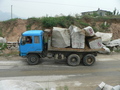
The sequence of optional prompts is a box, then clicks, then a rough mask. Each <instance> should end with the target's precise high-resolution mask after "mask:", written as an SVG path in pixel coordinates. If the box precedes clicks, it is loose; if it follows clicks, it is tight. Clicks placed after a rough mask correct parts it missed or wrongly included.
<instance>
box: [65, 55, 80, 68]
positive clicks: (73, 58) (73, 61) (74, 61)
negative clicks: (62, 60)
mask: <svg viewBox="0 0 120 90" xmlns="http://www.w3.org/2000/svg"><path fill="white" fill-rule="evenodd" d="M67 63H68V65H70V66H77V65H79V64H80V57H79V55H77V54H71V55H69V56H68V59H67Z"/></svg>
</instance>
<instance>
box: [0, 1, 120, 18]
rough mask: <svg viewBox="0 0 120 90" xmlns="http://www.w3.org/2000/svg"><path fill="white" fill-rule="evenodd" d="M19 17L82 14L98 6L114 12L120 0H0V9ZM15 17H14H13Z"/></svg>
mask: <svg viewBox="0 0 120 90" xmlns="http://www.w3.org/2000/svg"><path fill="white" fill-rule="evenodd" d="M11 5H13V7H12V9H13V14H15V15H17V16H19V17H25V18H28V17H41V16H46V15H48V16H55V15H60V14H61V13H62V14H63V15H69V14H70V15H73V14H80V13H81V12H86V11H94V10H97V9H98V8H100V9H102V10H108V11H111V12H113V10H114V9H115V8H116V9H117V10H120V0H0V11H2V12H11ZM13 18H14V17H13Z"/></svg>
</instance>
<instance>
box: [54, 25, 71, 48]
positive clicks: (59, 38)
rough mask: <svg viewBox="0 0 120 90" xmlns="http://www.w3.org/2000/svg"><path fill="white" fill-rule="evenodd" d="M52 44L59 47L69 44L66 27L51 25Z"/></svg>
mask: <svg viewBox="0 0 120 90" xmlns="http://www.w3.org/2000/svg"><path fill="white" fill-rule="evenodd" d="M52 46H53V47H59V48H65V47H68V46H70V34H69V30H68V29H67V28H60V27H53V32H52Z"/></svg>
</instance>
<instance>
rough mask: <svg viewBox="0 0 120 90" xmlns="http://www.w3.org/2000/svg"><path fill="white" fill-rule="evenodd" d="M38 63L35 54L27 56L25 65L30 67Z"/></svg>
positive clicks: (37, 57)
mask: <svg viewBox="0 0 120 90" xmlns="http://www.w3.org/2000/svg"><path fill="white" fill-rule="evenodd" d="M39 62H40V57H39V56H38V55H37V54H29V55H28V57H27V63H28V64H30V65H36V64H38V63H39Z"/></svg>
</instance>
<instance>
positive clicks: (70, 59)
mask: <svg viewBox="0 0 120 90" xmlns="http://www.w3.org/2000/svg"><path fill="white" fill-rule="evenodd" d="M51 40H52V32H51V31H43V30H29V31H25V32H23V33H22V34H21V38H20V40H19V55H20V56H22V57H26V58H27V63H28V64H30V65H36V64H39V63H40V61H41V59H42V58H45V57H48V58H54V59H55V60H66V62H67V64H68V65H70V66H78V65H79V64H80V63H83V64H84V65H85V66H91V65H93V64H94V63H95V61H96V58H95V56H97V52H98V51H101V50H102V49H91V48H89V47H88V46H85V48H84V49H80V48H71V47H66V48H57V47H53V46H52V41H51Z"/></svg>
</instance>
